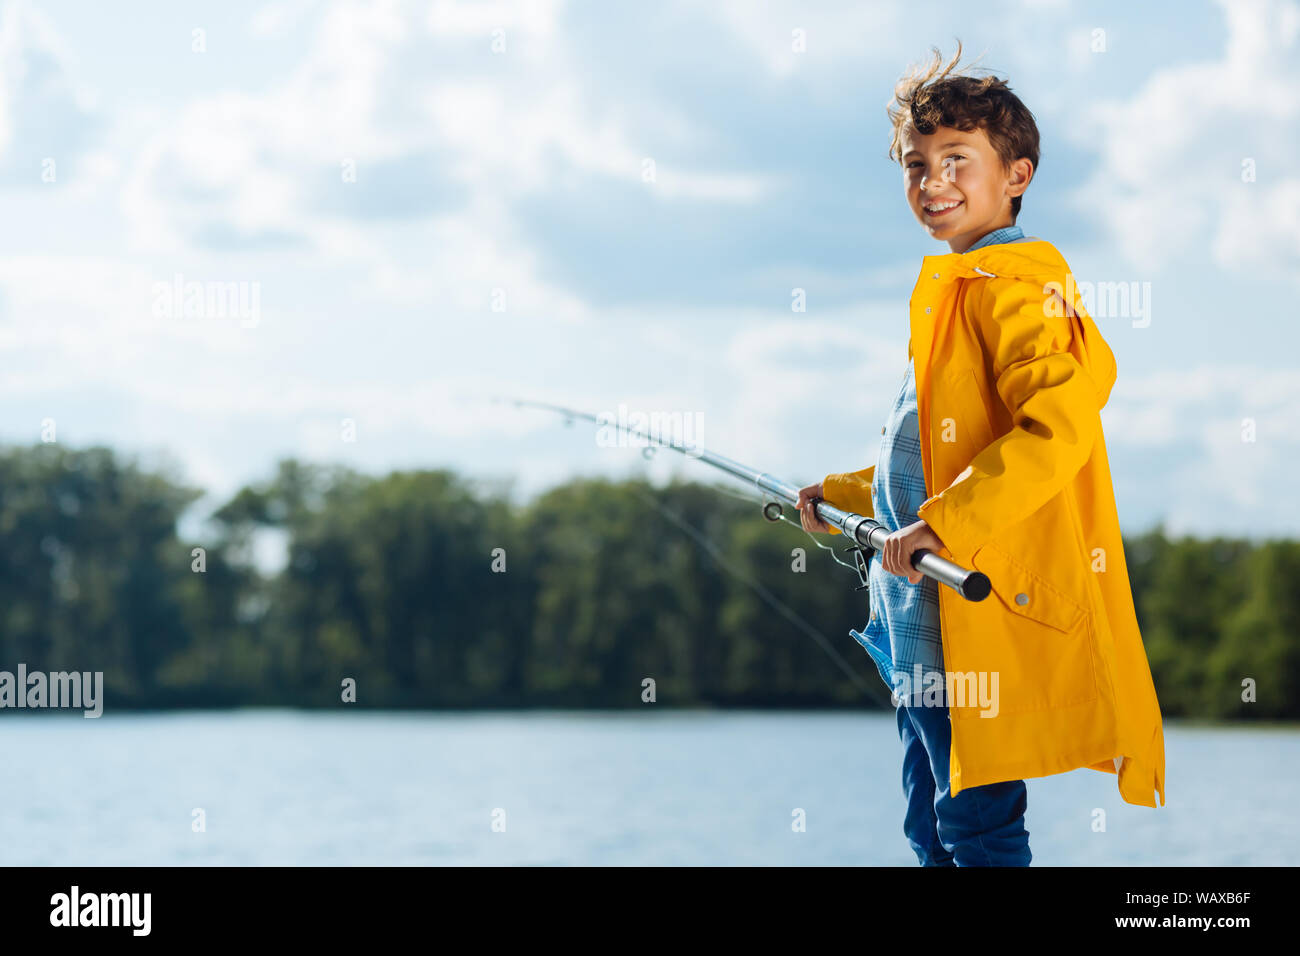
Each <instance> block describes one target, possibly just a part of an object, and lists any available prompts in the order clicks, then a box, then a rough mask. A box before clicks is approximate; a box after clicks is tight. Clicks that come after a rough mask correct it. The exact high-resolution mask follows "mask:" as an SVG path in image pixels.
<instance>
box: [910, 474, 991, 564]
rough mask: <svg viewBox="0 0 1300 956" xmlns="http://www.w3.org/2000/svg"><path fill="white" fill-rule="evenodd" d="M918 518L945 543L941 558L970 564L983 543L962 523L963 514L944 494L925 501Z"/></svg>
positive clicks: (971, 529) (941, 493) (917, 511)
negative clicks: (970, 560) (973, 555)
mask: <svg viewBox="0 0 1300 956" xmlns="http://www.w3.org/2000/svg"><path fill="white" fill-rule="evenodd" d="M916 517H917V518H918V519H920V520H921V521H924V522H925V523H926V524H927V525H929V526H930V530H931V531H933V532H934V533H935V536H936V537H938V539H939V540H940V541H942V542H943V548H942V549H940V551H939V552H938V554H939V556H940V557H941V558H947V559H948V560H949V561H955V562H957V563H958V564H968V563H969V559H970V556H971V555H972V554H974V553H975V549H976V548H978V547H979V546H980V544H982V543H983V542H982V541H981V539H980V537H979V536H978V533H977V532H976V531H975V529H973V528H970V527H969V526H968V525H967V524H966V522H964V521H962V519H961V512H960V511H959V510H958V509H956V508H954V507H953V505H952V502H951V501H949V500H947V499H946V498H944V496H943V492H940V493H939V494H937V495H932V496H931V497H929V498H927V499H925V501H924V502H922V503H921V507H919V508H918V509H917V510H916Z"/></svg>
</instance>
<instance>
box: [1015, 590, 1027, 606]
mask: <svg viewBox="0 0 1300 956" xmlns="http://www.w3.org/2000/svg"><path fill="white" fill-rule="evenodd" d="M1016 603H1017V604H1019V605H1021V606H1022V607H1023V606H1024V605H1026V604H1028V603H1029V595H1028V594H1026V593H1025V592H1024V591H1021V592H1020V593H1019V594H1017V595H1016Z"/></svg>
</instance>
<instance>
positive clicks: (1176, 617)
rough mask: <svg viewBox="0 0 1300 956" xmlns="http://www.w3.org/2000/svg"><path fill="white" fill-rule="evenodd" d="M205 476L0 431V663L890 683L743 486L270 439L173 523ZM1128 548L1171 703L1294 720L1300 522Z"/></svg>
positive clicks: (431, 695)
mask: <svg viewBox="0 0 1300 956" xmlns="http://www.w3.org/2000/svg"><path fill="white" fill-rule="evenodd" d="M201 497H202V492H201V490H200V489H196V488H191V487H187V486H185V485H184V484H183V483H182V482H180V481H178V480H177V479H175V478H174V477H173V476H170V475H168V474H165V473H161V472H159V471H157V470H152V471H151V470H149V469H146V468H143V467H141V466H140V465H139V464H137V463H136V462H133V461H126V460H124V459H122V458H121V457H120V456H118V455H115V454H114V453H113V452H112V451H109V450H106V449H102V448H92V449H87V450H82V451H73V450H65V449H63V448H62V447H60V446H56V445H39V446H36V447H33V448H9V449H4V450H2V451H0V670H8V671H14V670H15V669H16V667H17V665H18V664H19V663H20V662H22V663H25V664H26V665H27V668H28V670H29V671H32V670H42V671H59V670H78V671H103V672H104V682H105V691H106V698H107V700H106V706H107V707H114V706H117V707H200V706H201V707H211V706H223V705H245V704H249V705H277V706H308V707H310V706H335V705H337V704H338V703H339V700H340V687H341V683H342V681H343V680H344V679H346V678H352V679H354V680H355V681H356V688H357V703H358V704H359V705H360V706H373V707H455V708H460V707H514V706H552V707H633V706H643V705H642V702H641V695H642V690H643V683H642V682H643V681H644V680H645V679H646V678H652V679H653V680H654V682H655V694H656V698H657V700H658V702H660V703H664V704H668V705H669V706H690V705H714V706H807V707H838V706H845V707H862V706H865V707H885V706H888V693H887V691H886V690H885V688H884V686H883V684H881V683H880V680H879V678H878V676H877V675H876V672H875V668H874V666H873V665H872V664H871V661H870V659H869V658H868V657H867V655H866V653H865V652H864V651H863V650H862V649H861V648H860V647H859V646H858V645H857V644H856V643H855V642H854V641H853V639H852V638H851V637H850V636H849V634H848V630H849V628H850V627H859V628H860V627H861V626H862V625H863V624H864V623H865V620H864V619H865V616H866V594H865V592H857V591H855V590H854V587H855V585H856V583H857V580H856V577H855V576H854V575H853V574H852V573H851V572H850V571H849V570H848V569H846V568H841V567H839V566H838V565H836V564H835V563H834V562H833V560H832V558H831V557H830V555H829V554H828V553H827V552H826V551H823V550H819V549H818V548H816V547H815V546H814V545H813V543H812V541H811V540H810V539H809V537H808V536H807V535H805V534H804V533H803V532H801V531H800V530H798V529H797V528H796V527H793V526H791V525H789V524H785V523H778V524H773V523H770V522H767V521H764V520H763V519H762V516H761V514H760V510H759V507H758V504H757V503H747V502H745V501H742V500H738V499H737V498H736V497H734V487H733V494H732V495H728V494H724V493H721V492H720V491H719V490H718V489H717V488H716V487H714V486H710V485H705V484H698V483H683V484H674V485H672V486H670V487H668V488H664V489H655V488H653V487H651V486H649V485H648V484H645V483H642V482H635V481H627V482H610V481H603V480H581V481H573V482H570V483H568V484H566V485H563V486H560V487H557V488H554V489H552V490H550V491H549V492H547V493H545V494H543V495H541V496H540V497H539V498H537V499H536V500H535V501H533V502H531V503H529V504H528V505H527V506H525V507H516V506H512V505H510V504H509V503H508V501H507V498H506V496H505V495H504V494H503V493H501V492H497V491H490V492H484V491H482V490H480V489H478V488H476V487H475V486H473V485H472V484H471V483H470V482H469V481H468V480H467V479H465V478H463V477H460V476H458V475H456V474H454V473H452V472H449V471H445V470H439V471H420V472H397V473H393V474H390V475H386V476H383V477H371V476H367V475H363V474H359V473H357V472H354V471H351V470H348V469H345V468H340V467H325V466H317V465H308V464H302V463H299V462H295V461H285V462H281V463H280V464H279V466H278V469H277V472H276V474H275V476H274V478H273V479H271V480H269V481H267V482H265V483H263V484H258V485H254V486H250V487H247V488H244V489H243V490H241V491H240V492H239V493H238V494H237V495H235V496H234V497H233V498H232V499H231V500H230V501H228V502H226V503H225V504H224V505H221V506H220V507H218V508H217V509H216V510H215V511H213V512H212V513H211V514H210V516H209V518H208V520H207V521H206V522H203V528H204V530H203V531H202V533H200V534H197V535H195V536H194V538H193V539H192V540H191V539H190V538H183V537H182V536H181V535H180V533H179V531H178V525H179V523H180V519H181V517H182V516H183V515H185V514H186V513H187V511H190V510H191V509H193V508H194V507H195V503H196V502H197V501H199V499H200V498H201ZM791 517H794V516H793V515H791ZM817 538H818V539H819V540H820V541H821V542H822V543H823V544H832V543H833V544H834V545H835V546H836V547H837V548H843V547H844V543H843V540H842V539H841V538H840V537H839V536H835V537H828V536H825V535H818V536H817ZM268 541H269V542H272V543H275V542H279V543H281V544H282V545H283V548H284V551H285V554H286V555H287V558H286V561H285V563H284V566H283V568H282V570H280V571H279V572H278V573H274V574H262V573H259V571H258V570H257V568H258V565H257V563H256V562H255V561H254V554H255V552H256V548H257V547H258V544H259V542H263V543H265V542H268ZM196 549H201V550H196ZM795 549H804V550H806V571H803V572H799V571H796V570H794V568H793V565H794V564H795V561H796V558H795V556H794V555H793V554H792V552H794V551H795ZM1126 557H1127V560H1128V564H1129V570H1130V575H1131V579H1132V583H1133V588H1134V593H1135V595H1136V598H1137V606H1138V616H1139V620H1140V623H1141V626H1142V633H1143V638H1144V640H1145V642H1146V647H1147V652H1148V655H1149V658H1150V660H1151V666H1152V670H1153V673H1154V675H1155V680H1156V687H1157V690H1158V692H1159V695H1160V700H1161V705H1162V709H1163V711H1164V713H1165V715H1166V716H1193V717H1211V718H1252V717H1253V718H1259V719H1265V718H1267V719H1294V718H1297V717H1300V641H1298V640H1297V634H1300V589H1297V588H1296V587H1294V585H1293V582H1294V581H1295V580H1297V574H1298V573H1300V542H1295V541H1287V540H1282V541H1276V540H1275V541H1267V542H1264V543H1263V544H1258V545H1252V544H1250V543H1248V542H1245V541H1239V540H1228V539H1214V540H1210V541H1205V540H1193V539H1188V538H1184V539H1180V540H1169V539H1168V538H1166V537H1165V535H1164V534H1163V533H1162V532H1161V531H1159V530H1157V531H1153V532H1150V533H1148V534H1145V535H1143V536H1141V537H1135V538H1131V539H1129V540H1128V541H1127V542H1126ZM502 562H504V566H505V570H504V571H499V570H494V565H495V566H496V567H497V568H499V567H500V566H501V563H502ZM724 564H725V567H724ZM761 591H765V592H767V593H768V594H769V595H770V596H773V597H775V598H776V599H777V600H779V601H780V602H781V603H782V604H783V605H784V606H785V607H786V608H787V609H788V611H785V612H783V611H779V610H777V609H775V608H774V607H773V606H772V605H771V604H770V603H768V602H765V601H764V599H763V598H762V597H761V596H760V593H759V592H761ZM791 614H792V615H794V616H795V617H797V618H798V619H802V621H804V622H806V624H807V625H810V626H811V627H812V628H813V629H815V630H817V631H818V632H820V633H821V634H822V635H824V637H825V639H826V640H827V641H828V642H829V643H830V645H831V647H832V648H833V650H834V652H835V653H836V654H838V655H839V656H840V657H841V658H842V659H843V660H845V661H847V662H848V665H849V667H850V669H851V671H852V672H854V675H855V676H852V677H851V676H850V675H849V674H846V673H845V672H844V670H843V669H842V668H841V666H840V665H839V664H837V662H836V661H835V660H834V659H833V658H832V655H831V654H828V653H827V652H826V651H825V650H824V649H823V648H822V647H820V646H819V645H818V643H817V641H816V639H815V638H814V637H813V636H812V635H810V634H809V633H806V632H805V630H804V629H802V628H800V627H799V626H796V625H795V624H794V623H792V622H791V620H790V615H791ZM1244 678H1253V679H1254V680H1255V681H1256V683H1257V685H1258V691H1257V695H1258V700H1257V702H1255V703H1250V704H1246V703H1243V702H1242V701H1241V696H1242V680H1243V679H1244Z"/></svg>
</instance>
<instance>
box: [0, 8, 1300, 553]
mask: <svg viewBox="0 0 1300 956" xmlns="http://www.w3.org/2000/svg"><path fill="white" fill-rule="evenodd" d="M958 39H960V40H961V42H962V44H963V50H964V53H965V57H964V61H965V62H971V61H975V60H978V63H977V65H978V66H980V67H983V68H986V69H988V70H991V71H992V72H994V73H996V74H997V75H998V76H1001V77H1003V78H1005V79H1007V80H1008V81H1009V82H1010V84H1011V87H1012V89H1013V90H1014V91H1015V92H1016V93H1017V94H1018V95H1019V96H1020V97H1021V98H1022V99H1023V100H1024V101H1025V103H1026V104H1027V105H1028V106H1029V108H1030V109H1031V111H1032V112H1033V113H1034V115H1035V117H1036V119H1037V122H1038V125H1039V129H1040V132H1041V136H1042V155H1041V161H1040V166H1039V170H1038V172H1037V173H1036V174H1035V177H1034V181H1033V184H1032V185H1031V187H1030V189H1029V190H1028V192H1027V193H1026V194H1025V198H1024V205H1023V209H1022V212H1021V216H1020V220H1019V225H1020V226H1021V227H1022V228H1023V229H1024V231H1025V233H1026V234H1027V235H1030V236H1037V237H1041V238H1044V239H1047V240H1049V241H1050V242H1052V243H1053V244H1054V245H1055V246H1056V247H1057V248H1058V249H1059V250H1060V251H1061V252H1062V254H1063V255H1064V256H1065V258H1066V259H1067V261H1068V262H1069V263H1070V266H1071V267H1072V269H1073V272H1074V273H1075V275H1076V276H1077V277H1079V278H1080V279H1081V280H1082V281H1085V282H1095V283H1123V284H1125V286H1126V287H1127V288H1131V289H1133V290H1134V291H1138V292H1140V293H1141V299H1140V300H1135V301H1141V302H1143V303H1144V304H1145V305H1146V306H1149V309H1143V310H1142V311H1141V314H1140V315H1138V314H1133V315H1129V314H1117V315H1109V314H1099V311H1098V310H1097V309H1096V308H1094V309H1093V316H1094V318H1095V319H1096V321H1097V325H1098V327H1099V329H1100V330H1101V332H1102V335H1103V336H1104V337H1105V338H1106V340H1107V341H1108V343H1109V344H1110V345H1111V347H1112V349H1113V350H1114V352H1115V354H1116V358H1117V363H1118V368H1119V377H1118V380H1117V382H1116V385H1115V388H1114V390H1113V391H1112V394H1111V397H1110V400H1109V402H1108V404H1107V405H1106V407H1105V408H1104V409H1103V411H1102V423H1103V429H1104V433H1105V436H1106V442H1107V449H1108V452H1109V456H1110V463H1111V472H1112V476H1113V480H1114V485H1115V492H1116V497H1117V501H1118V505H1119V511H1120V519H1121V525H1122V527H1123V528H1124V530H1125V532H1126V533H1139V532H1141V531H1144V530H1147V529H1148V528H1150V527H1152V526H1154V525H1156V524H1163V526H1164V527H1165V529H1166V530H1167V531H1168V532H1170V533H1175V534H1196V535H1206V536H1208V535H1218V534H1223V535H1240V536H1251V537H1261V536H1293V535H1295V534H1297V533H1300V504H1297V496H1296V495H1295V494H1294V493H1293V491H1292V489H1293V485H1294V481H1293V479H1292V478H1289V477H1288V475H1293V474H1295V472H1296V469H1297V466H1300V412H1298V411H1297V410H1298V409H1300V375H1298V374H1297V366H1298V365H1300V361H1298V360H1297V355H1300V331H1298V326H1300V322H1297V319H1296V314H1297V312H1296V300H1297V293H1298V292H1300V162H1297V155H1298V154H1300V6H1298V5H1297V3H1295V2H1266V0H1242V2H1233V3H1230V4H1229V3H1224V2H1217V3H1215V2H1205V3H1198V2H1177V3H1174V2H1164V3H1151V4H1133V3H1087V4H1083V3H1070V2H1065V0H1062V2H1047V0H1035V2H1028V0H1019V2H999V0H989V2H984V3H980V4H958V3H930V4H918V3H915V2H908V3H903V2H890V0H885V2H878V3H874V2H873V3H870V4H864V3H862V2H860V0H857V2H842V3H840V2H825V3H817V4H801V3H775V2H728V0H715V2H710V3H700V2H697V3H675V2H670V0H666V2H662V3H656V4H632V3H564V2H546V0H532V2H486V3H450V2H427V0H426V2H414V0H412V2H361V0H319V2H312V0H270V2H268V0H259V2H241V0H222V2H219V3H217V2H194V3H186V4H175V3H172V2H167V0H158V2H152V0H150V2H146V0H124V2H122V3H117V4H104V3H100V2H94V0H47V2H41V3H33V2H27V0H0V203H2V206H3V209H4V213H5V218H6V226H7V228H4V229H3V230H0V243H3V248H0V363H2V365H3V369H4V374H3V375H0V441H3V442H5V443H9V444H20V445H30V444H33V443H37V442H40V441H50V440H54V441H57V442H59V443H61V444H64V445H67V446H69V447H74V448H80V447H86V446H88V445H92V444H107V445H110V446H112V447H114V448H117V449H120V450H121V451H123V452H127V453H130V454H134V455H138V456H140V457H141V459H142V460H143V461H145V462H154V463H159V464H160V466H161V465H165V466H166V467H170V468H173V469H174V470H175V471H176V473H177V474H178V475H179V476H180V477H182V478H183V479H184V480H186V481H189V482H192V483H193V484H195V485H197V486H200V487H202V488H204V489H207V490H208V492H209V495H208V496H207V497H206V498H205V499H204V500H203V501H202V502H200V505H199V508H200V509H207V510H209V511H210V510H212V509H213V508H215V507H216V506H217V505H219V504H220V503H221V502H222V501H224V500H225V499H226V498H227V497H228V496H229V495H231V494H232V493H233V492H235V491H236V490H237V489H238V488H240V487H241V486H243V485H245V484H247V483H255V482H260V481H264V480H266V479H267V478H269V477H270V476H271V475H272V474H273V472H274V467H275V462H276V461H277V460H279V459H281V458H284V457H290V456H293V457H298V458H301V459H304V460H309V461H319V462H336V463H342V464H348V465H351V466H353V467H355V468H358V469H360V470H363V471H366V472H369V473H374V474H382V473H385V472H387V471H389V470H392V469H398V468H402V469H411V468H440V467H448V468H453V469H455V470H457V471H458V472H460V473H462V474H464V475H465V476H466V477H467V478H468V479H470V480H471V481H472V482H473V483H474V484H475V485H476V486H478V487H482V488H484V489H488V488H494V489H509V490H510V493H511V494H513V495H514V496H515V497H516V498H517V499H518V500H525V499H527V498H528V497H530V496H531V495H533V494H536V493H537V492H539V491H541V490H544V489H546V488H548V487H551V486H553V485H555V484H558V483H561V482H564V481H566V480H568V479H570V478H573V477H575V476H596V475H607V476H609V477H614V478H617V477H624V476H629V475H635V474H645V475H648V476H649V477H651V478H652V479H654V480H656V481H662V480H667V479H668V478H669V477H671V476H675V475H676V476H681V477H683V478H699V479H701V480H710V481H712V480H714V479H715V477H716V476H715V474H714V473H712V472H710V471H709V469H707V467H706V466H704V465H702V464H700V463H699V462H696V461H690V460H687V459H685V458H681V457H679V456H675V455H671V454H668V453H661V454H659V455H656V456H654V457H653V458H652V459H651V460H647V459H646V458H645V456H644V455H642V454H641V453H640V451H639V450H637V449H635V448H628V447H618V446H617V445H613V446H611V443H609V442H607V441H604V440H602V438H601V435H600V434H599V433H598V431H597V429H595V428H594V427H593V426H590V425H586V424H584V423H581V422H578V423H574V424H573V425H572V427H569V428H566V427H564V423H563V422H562V421H561V420H560V419H559V418H558V417H557V416H554V415H551V414H549V413H545V412H540V411H535V410H525V409H519V408H517V407H514V406H511V405H509V404H507V403H503V402H500V401H497V400H496V399H499V398H500V397H502V396H505V397H522V398H527V399H532V400H539V401H546V402H553V403H557V404H561V405H566V406H571V407H575V408H578V409H581V410H584V411H588V412H592V413H601V412H608V413H613V412H616V411H617V410H618V409H619V408H620V407H623V408H625V409H628V410H630V411H631V412H641V413H645V414H652V413H653V414H662V415H666V416H669V417H670V419H671V417H672V416H679V418H680V419H681V420H683V421H690V422H692V423H694V432H693V434H694V437H695V439H696V440H697V441H699V442H700V443H702V444H703V445H704V447H707V448H709V449H711V450H713V451H717V452H720V453H722V454H724V455H727V456H729V457H731V458H734V459H737V460H739V461H742V462H746V463H748V464H751V465H753V466H755V467H757V468H760V469H761V470H764V471H767V472H770V473H772V474H775V475H778V476H780V477H782V478H784V479H786V480H788V481H791V482H794V483H796V484H803V483H806V482H811V481H815V480H819V479H820V478H821V477H823V476H824V475H825V474H827V473H830V472H839V471H850V470H858V469H861V468H865V467H867V466H868V465H870V464H872V463H874V461H875V458H876V452H877V447H878V442H879V432H880V426H881V424H882V423H883V421H884V418H885V414H886V412H887V410H888V408H889V406H890V404H891V403H892V401H893V399H894V396H895V394H896V392H897V388H898V385H899V382H900V379H901V375H902V373H903V371H904V369H905V367H906V361H907V340H908V319H907V302H908V297H909V295H910V294H911V290H912V287H913V285H914V283H915V282H916V279H917V275H918V271H919V268H920V263H921V259H922V257H923V256H926V255H940V254H945V253H947V252H948V251H949V250H948V248H947V246H946V244H941V243H937V242H935V241H934V240H932V239H930V238H929V237H928V236H927V235H926V233H925V231H924V230H923V229H922V227H921V226H920V225H919V224H918V223H917V222H916V220H915V219H914V217H913V216H912V214H911V212H910V211H909V209H908V208H907V205H906V203H905V201H904V197H903V190H902V176H901V171H900V169H899V167H898V166H897V164H895V163H893V162H891V160H890V159H889V158H888V155H887V149H888V143H889V125H888V120H887V117H886V114H885V106H886V103H887V102H888V101H889V100H890V98H891V95H892V91H893V86H894V83H895V82H896V80H897V79H898V78H899V76H901V75H902V74H903V73H904V72H905V71H906V70H907V68H908V67H909V65H911V64H913V63H916V62H918V61H921V60H924V59H926V58H928V56H929V55H930V51H931V48H932V47H937V48H939V49H940V50H941V51H942V52H943V54H944V55H945V57H946V56H948V55H950V54H951V53H952V52H953V51H954V50H955V48H956V42H957V40H958ZM794 290H802V301H803V310H802V311H796V309H795V308H794V303H795V301H796V293H795V292H794ZM1103 311H1105V310H1103ZM1129 311H1130V312H1134V311H1135V310H1134V309H1133V308H1130V310H1129ZM1288 469H1290V471H1288Z"/></svg>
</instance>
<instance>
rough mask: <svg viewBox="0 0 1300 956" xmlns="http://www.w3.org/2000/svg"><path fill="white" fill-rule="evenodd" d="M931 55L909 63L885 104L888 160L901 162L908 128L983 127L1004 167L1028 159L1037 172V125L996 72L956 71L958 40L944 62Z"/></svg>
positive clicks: (1014, 206) (1015, 207) (1015, 211)
mask: <svg viewBox="0 0 1300 956" xmlns="http://www.w3.org/2000/svg"><path fill="white" fill-rule="evenodd" d="M931 49H932V50H934V56H933V57H932V58H931V60H930V62H929V63H928V64H927V65H925V66H923V67H912V68H911V69H909V71H908V73H907V75H906V76H904V77H903V78H902V79H901V80H899V81H898V83H897V85H896V86H895V87H894V98H893V100H892V101H891V102H890V104H889V105H888V106H887V107H886V113H888V115H889V119H890V122H891V123H892V124H893V128H894V134H893V139H892V140H891V141H890V143H889V158H890V159H892V160H894V161H896V162H898V163H902V161H903V147H902V145H901V143H902V137H903V130H904V129H905V128H906V127H907V126H909V125H910V126H912V127H913V128H914V129H915V130H916V131H917V132H918V133H920V134H922V135H923V136H928V135H929V134H931V133H933V132H934V131H935V129H937V128H938V127H940V126H950V127H952V128H953V129H959V130H961V131H963V132H967V133H968V132H970V131H971V130H973V129H982V130H984V134H985V135H986V136H988V138H989V143H990V144H991V145H992V146H993V149H994V150H995V151H996V152H997V154H998V157H999V158H1000V159H1001V160H1002V165H1003V168H1006V167H1008V166H1010V164H1011V163H1012V162H1013V161H1014V160H1017V159H1022V158H1023V159H1028V160H1029V161H1030V162H1031V163H1033V164H1034V169H1033V173H1032V174H1031V175H1034V174H1037V172H1038V125H1037V124H1036V123H1035V122H1034V114H1033V113H1031V112H1029V109H1028V107H1026V106H1025V104H1024V103H1022V102H1021V101H1020V97H1018V96H1016V94H1014V93H1012V92H1011V87H1009V86H1008V85H1007V82H1006V81H1005V80H1001V79H998V78H997V77H996V76H992V75H989V76H981V77H976V76H972V75H971V74H970V72H969V70H970V69H972V68H971V67H967V68H966V69H965V70H955V67H956V65H957V62H958V60H960V59H961V41H960V40H958V41H957V52H956V54H955V55H954V56H953V58H952V59H951V60H949V61H948V62H947V63H946V64H944V63H941V61H942V55H941V54H940V52H939V50H938V49H936V48H934V47H931ZM1021 198H1022V197H1020V196H1016V197H1014V198H1013V199H1012V200H1011V215H1012V217H1013V218H1014V217H1017V216H1019V215H1020V200H1021Z"/></svg>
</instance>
